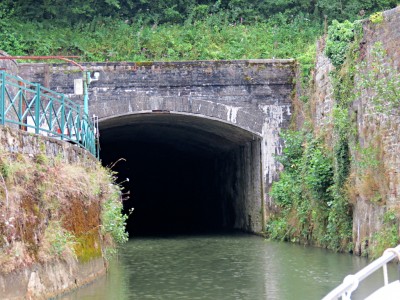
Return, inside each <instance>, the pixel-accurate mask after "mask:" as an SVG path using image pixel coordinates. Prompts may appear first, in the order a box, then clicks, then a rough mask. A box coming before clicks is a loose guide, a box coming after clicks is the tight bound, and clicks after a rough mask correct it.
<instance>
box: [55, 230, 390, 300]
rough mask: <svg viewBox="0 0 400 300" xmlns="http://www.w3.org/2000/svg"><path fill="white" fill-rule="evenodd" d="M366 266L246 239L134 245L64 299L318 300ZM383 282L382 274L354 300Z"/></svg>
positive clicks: (137, 242)
mask: <svg viewBox="0 0 400 300" xmlns="http://www.w3.org/2000/svg"><path fill="white" fill-rule="evenodd" d="M366 264H367V260H366V259H364V258H360V257H356V256H351V255H347V254H338V253H333V252H330V251H327V250H324V249H318V248H311V247H304V246H299V245H293V244H289V243H280V242H273V241H267V240H265V239H263V238H260V237H257V236H252V235H245V234H229V235H226V234H224V235H201V236H175V237H174V236H168V237H157V238H154V237H153V238H134V239H132V240H130V241H129V242H128V243H127V244H126V245H125V246H124V247H123V248H122V249H121V251H120V254H119V257H118V259H115V260H113V261H112V262H111V264H110V271H109V273H108V275H107V276H104V277H102V278H100V279H99V280H97V281H96V282H94V283H93V284H91V285H88V286H86V287H84V288H81V289H79V290H77V291H75V292H74V293H71V294H69V295H66V296H64V297H62V298H61V299H63V300H76V299H83V300H89V299H93V300H94V299H96V300H103V299H104V300H106V299H107V300H108V299H121V300H125V299H139V300H141V299H163V300H164V299H166V300H168V299H171V300H172V299H194V300H195V299H221V300H224V299H226V300H228V299H254V300H256V299H277V300H278V299H279V300H285V299H287V300H289V299H290V300H292V299H321V298H322V297H323V296H324V295H325V294H327V293H328V292H329V291H330V290H331V289H332V288H333V287H335V286H336V285H338V284H339V283H340V282H342V280H343V278H344V277H345V276H346V275H347V274H350V273H355V272H357V271H358V270H359V269H361V268H362V267H364V266H365V265H366ZM392 272H394V270H392ZM382 280H383V279H382V275H381V272H379V274H377V276H375V277H374V278H372V279H371V280H369V281H368V282H366V284H363V286H362V288H361V290H360V291H359V292H358V294H354V297H353V298H352V299H363V298H364V296H365V293H366V292H368V290H373V289H375V288H376V287H377V286H379V284H380V283H381V282H382Z"/></svg>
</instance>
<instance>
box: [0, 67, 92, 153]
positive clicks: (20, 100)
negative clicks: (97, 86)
mask: <svg viewBox="0 0 400 300" xmlns="http://www.w3.org/2000/svg"><path fill="white" fill-rule="evenodd" d="M0 124H1V125H5V124H7V125H11V126H16V127H18V128H19V129H22V130H25V131H28V132H33V133H36V134H42V135H45V136H49V137H52V138H56V139H59V140H63V141H68V142H71V143H74V144H77V145H79V146H81V147H82V148H85V149H87V150H88V151H89V152H90V153H92V154H93V155H94V156H96V157H98V147H96V146H97V145H96V141H97V136H96V134H97V128H96V127H95V126H94V124H93V121H92V120H91V119H90V118H89V116H88V115H87V114H85V113H84V111H83V108H82V107H81V106H80V105H78V104H76V103H74V102H73V101H72V100H71V99H69V98H67V97H66V96H65V95H63V94H60V93H56V92H54V91H51V90H49V89H47V88H44V87H42V86H41V85H40V84H38V83H32V82H29V81H25V80H22V79H21V78H19V77H16V76H12V75H10V74H8V73H6V72H5V71H1V72H0Z"/></svg>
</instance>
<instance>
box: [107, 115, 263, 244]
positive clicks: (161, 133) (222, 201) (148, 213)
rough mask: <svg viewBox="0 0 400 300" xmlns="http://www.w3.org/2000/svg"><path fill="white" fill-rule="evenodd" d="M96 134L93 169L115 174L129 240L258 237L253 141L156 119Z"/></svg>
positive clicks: (211, 124)
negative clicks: (231, 233)
mask: <svg viewBox="0 0 400 300" xmlns="http://www.w3.org/2000/svg"><path fill="white" fill-rule="evenodd" d="M99 131H100V147H101V148H100V159H101V162H102V164H103V165H104V166H109V167H112V169H113V170H114V171H115V172H116V176H117V182H118V183H119V184H120V185H121V187H122V194H123V199H124V200H123V207H124V212H125V213H129V212H131V213H130V215H129V219H128V221H127V230H128V232H129V235H130V237H133V236H143V235H165V234H195V233H210V232H221V231H227V230H242V231H246V232H257V231H261V228H262V225H261V224H262V219H263V204H262V202H263V201H262V199H263V194H262V192H263V184H262V178H261V174H262V172H261V161H262V160H261V152H262V151H261V148H260V147H261V138H260V137H259V136H258V135H257V134H255V133H252V132H250V131H247V130H245V129H242V128H240V127H237V126H234V125H232V124H228V123H226V122H223V121H220V120H216V119H211V118H206V117H201V116H196V115H188V114H173V113H169V112H163V111H161V112H151V113H137V114H129V115H124V116H118V117H113V118H109V119H105V120H100V123H99ZM132 209H133V210H132Z"/></svg>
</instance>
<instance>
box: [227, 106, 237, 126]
mask: <svg viewBox="0 0 400 300" xmlns="http://www.w3.org/2000/svg"><path fill="white" fill-rule="evenodd" d="M226 108H227V109H228V112H227V120H228V121H230V122H232V123H235V124H236V117H237V113H238V111H239V109H240V107H235V106H230V105H226Z"/></svg>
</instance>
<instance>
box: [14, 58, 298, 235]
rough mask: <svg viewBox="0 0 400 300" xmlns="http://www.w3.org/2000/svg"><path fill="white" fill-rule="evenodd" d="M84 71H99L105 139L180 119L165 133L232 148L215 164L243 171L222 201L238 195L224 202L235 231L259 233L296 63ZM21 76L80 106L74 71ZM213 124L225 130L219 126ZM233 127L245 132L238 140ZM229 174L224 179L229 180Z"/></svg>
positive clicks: (31, 70) (96, 97) (95, 103)
mask: <svg viewBox="0 0 400 300" xmlns="http://www.w3.org/2000/svg"><path fill="white" fill-rule="evenodd" d="M84 66H85V67H86V68H87V69H88V70H91V71H92V72H100V79H99V80H98V81H96V82H93V83H92V84H91V86H90V107H89V108H90V112H91V113H93V114H96V115H98V116H99V119H100V132H101V133H102V134H103V136H106V135H107V132H108V131H109V130H112V129H113V128H118V127H120V126H124V125H123V124H125V125H126V124H132V123H135V124H136V123H137V122H141V120H144V119H143V118H152V122H156V121H155V118H157V116H155V114H162V113H164V115H165V114H166V113H168V114H169V115H170V117H171V118H173V117H174V116H175V117H176V118H178V119H179V120H180V121H179V122H180V125H179V124H178V121H173V120H166V118H167V117H166V116H164V117H160V118H159V119H160V120H161V118H163V122H164V124H166V125H168V126H172V125H173V124H174V122H175V124H176V125H177V126H178V125H179V126H183V125H182V124H186V125H185V126H187V128H189V127H196V126H197V127H196V129H198V130H203V131H205V132H207V133H209V134H214V135H219V136H221V137H222V138H223V139H224V140H228V141H230V142H231V144H232V145H231V146H230V149H224V150H225V153H227V152H226V151H228V152H230V153H231V154H229V155H223V157H225V158H222V161H221V156H220V159H218V164H220V165H221V164H228V165H232V164H233V165H236V164H235V163H233V162H234V161H235V159H233V158H232V159H231V160H228V159H227V158H226V157H236V159H238V161H239V163H238V165H236V167H234V168H239V169H240V170H241V171H238V173H237V174H236V173H235V172H234V175H233V176H236V177H237V179H238V180H236V182H237V184H238V186H236V187H235V188H234V191H233V190H232V184H231V183H228V181H225V182H226V183H225V184H221V186H222V187H221V189H223V190H221V194H222V195H228V194H232V193H233V195H232V198H230V199H226V200H224V201H234V202H235V201H237V204H236V205H235V211H236V220H235V225H234V227H236V228H241V229H245V230H249V231H253V232H254V231H261V230H262V218H263V216H262V213H260V212H261V211H262V210H264V209H263V207H264V206H265V204H266V203H269V200H268V196H267V193H266V192H265V191H266V190H268V188H269V186H270V184H271V183H272V181H273V179H274V178H276V177H277V171H278V170H277V168H278V165H277V163H276V162H275V159H274V155H276V154H280V152H281V148H282V142H281V140H280V138H279V131H280V130H281V129H282V128H286V127H287V126H288V124H289V120H290V115H291V113H290V111H291V94H292V90H293V84H292V82H293V77H294V73H295V62H294V61H293V60H245V61H194V62H147V63H92V64H89V63H88V64H84ZM20 69H21V71H22V72H21V76H22V77H24V78H26V79H28V80H31V81H34V82H40V83H42V84H44V85H45V86H47V87H49V88H51V89H53V90H56V91H58V92H61V93H65V94H67V95H68V96H70V97H71V98H72V99H77V100H79V98H77V96H75V95H74V94H73V80H74V79H76V78H80V77H81V72H80V71H79V69H78V68H76V67H75V66H69V65H65V64H62V65H60V64H54V65H50V66H49V65H47V64H23V65H21V67H20ZM141 118H142V119H141ZM178 119H176V120H178ZM199 119H202V120H209V122H208V121H207V122H206V121H199ZM146 120H148V119H146ZM215 121H217V123H220V124H224V125H215V124H216V123H215ZM197 123H199V124H198V125H195V124H197ZM138 124H139V123H138ZM211 124H214V125H211ZM219 127H221V128H222V127H224V128H225V129H226V130H225V129H221V128H219ZM229 128H230V129H229ZM232 128H238V129H240V130H241V133H238V132H236V131H235V130H233V129H232ZM234 144H235V145H234ZM216 147H220V146H216ZM221 147H222V146H221ZM241 149H242V150H241ZM234 153H236V154H234ZM246 157H247V158H246ZM224 159H225V163H224ZM227 168H229V167H227ZM230 168H233V167H232V166H231V167H230ZM222 169H223V168H222V167H221V168H220V170H222ZM227 174H228V173H224V175H223V174H221V176H220V177H222V178H226V177H227ZM245 174H247V175H245ZM261 174H262V180H261V179H260V176H261ZM239 177H240V178H239ZM257 178H258V179H257ZM225 180H227V179H225ZM232 180H233V179H232ZM243 180H245V181H243ZM239 182H242V183H240V184H239ZM244 182H246V183H244ZM223 197H228V196H223ZM232 199H235V200H232ZM261 199H263V200H262V201H261ZM264 212H265V211H264Z"/></svg>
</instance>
